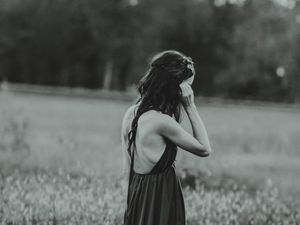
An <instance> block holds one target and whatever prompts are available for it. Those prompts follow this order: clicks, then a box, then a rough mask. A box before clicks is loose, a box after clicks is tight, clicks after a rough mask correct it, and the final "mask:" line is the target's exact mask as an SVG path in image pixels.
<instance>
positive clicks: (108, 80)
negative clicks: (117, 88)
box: [103, 59, 114, 90]
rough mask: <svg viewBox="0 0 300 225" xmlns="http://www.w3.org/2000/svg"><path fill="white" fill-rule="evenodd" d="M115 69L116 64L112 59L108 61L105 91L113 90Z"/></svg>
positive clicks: (105, 74)
mask: <svg viewBox="0 0 300 225" xmlns="http://www.w3.org/2000/svg"><path fill="white" fill-rule="evenodd" d="M113 69H114V62H113V60H112V59H108V60H107V61H106V63H105V67H104V78H103V79H104V80H103V89H105V90H109V89H110V88H111V84H112V77H113Z"/></svg>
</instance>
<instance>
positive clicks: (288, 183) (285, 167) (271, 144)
mask: <svg viewBox="0 0 300 225" xmlns="http://www.w3.org/2000/svg"><path fill="white" fill-rule="evenodd" d="M130 104H132V102H126V101H109V100H97V99H88V98H71V97H58V96H55V97H54V96H42V95H20V94H13V93H0V123H1V127H0V138H1V139H0V163H1V170H2V177H3V178H2V181H5V182H2V185H3V186H2V193H4V192H5V191H6V194H8V195H10V194H11V193H13V192H14V193H15V194H16V195H18V190H21V189H22V188H20V184H18V182H20V183H21V184H22V182H25V184H30V185H28V186H26V188H28V189H26V188H25V189H26V190H27V191H26V193H27V194H28V193H29V194H30V193H32V191H30V190H32V188H34V187H35V188H37V189H38V187H40V185H41V184H42V183H43V182H40V180H41V179H42V180H43V179H44V181H45V182H44V184H48V185H44V186H43V188H45V187H46V188H47V187H48V188H49V192H51V193H56V191H55V190H60V191H61V190H63V188H64V185H65V186H68V187H69V188H71V189H70V190H73V191H70V192H68V193H69V195H67V198H72V199H75V200H74V201H75V202H77V203H78V204H79V202H80V204H83V205H85V204H90V205H92V206H95V209H97V210H104V209H105V210H108V209H107V208H109V207H108V206H107V205H106V206H103V205H101V204H100V203H99V204H98V205H97V203H98V202H94V203H93V204H92V203H91V201H92V199H93V197H88V198H87V200H86V201H85V202H84V203H83V201H82V199H81V200H80V199H79V197H78V195H77V194H78V193H79V195H80V196H82V195H86V194H87V193H86V192H85V191H86V190H91V191H95V186H94V185H93V184H91V182H87V181H83V182H87V183H88V184H87V187H85V188H86V189H80V190H79V189H78V188H77V189H76V187H83V186H84V185H83V184H78V183H77V182H79V181H82V179H83V180H85V179H87V177H90V178H92V179H96V180H95V183H94V184H97V185H98V182H100V181H101V182H100V183H101V184H99V186H98V188H99V187H100V186H101V185H102V186H103V185H104V186H106V187H109V185H110V184H109V183H110V182H112V183H113V180H114V179H115V180H118V179H119V176H120V173H121V169H122V167H121V165H122V155H121V146H120V143H121V140H120V128H121V120H122V116H123V114H124V113H125V111H126V110H127V108H128V107H129V106H130ZM197 105H198V106H199V113H200V115H201V116H202V119H203V121H204V123H205V124H206V127H207V130H208V133H209V136H210V139H211V145H212V147H213V149H214V154H213V155H211V156H210V157H209V158H197V157H195V156H193V155H191V154H190V153H187V152H184V151H179V154H178V159H177V169H178V171H179V172H180V174H181V178H182V181H183V184H184V186H185V187H187V186H186V185H187V184H189V185H190V186H195V188H196V189H195V190H199V191H198V192H196V193H194V192H193V190H188V191H186V192H185V195H186V199H187V205H188V206H187V207H190V208H193V209H195V207H196V206H195V203H194V202H193V201H192V199H191V196H194V197H195V198H198V199H201V198H203V199H206V200H205V201H204V203H207V201H211V196H214V197H213V198H216V199H217V200H216V201H220V202H223V203H224V204H225V203H226V204H229V202H230V201H231V200H232V199H233V198H235V197H236V196H237V194H239V193H240V195H239V197H237V199H238V200H237V205H238V204H240V203H241V202H242V203H243V202H244V200H243V199H245V198H246V199H247V198H249V201H252V200H251V199H252V198H251V197H249V196H248V194H247V193H248V191H247V192H239V191H238V190H237V191H234V193H236V194H235V195H234V196H233V197H232V196H231V195H230V193H227V194H222V191H220V190H222V187H223V186H224V187H225V186H226V185H228V184H230V183H232V182H234V183H235V184H237V185H243V186H245V187H246V188H247V189H248V190H253V192H255V191H256V190H259V189H263V190H265V188H266V185H270V184H271V186H275V187H278V191H279V194H278V195H280V196H281V197H280V198H282V199H286V200H285V201H289V200H288V199H291V198H293V203H295V202H298V201H299V200H300V199H299V196H300V195H299V194H300V179H299V174H300V149H299V146H300V110H298V109H284V108H282V107H278V108H277V109H276V108H274V107H272V108H271V107H256V106H255V105H253V106H242V105H232V104H216V105H214V104H197ZM184 116H185V115H184ZM183 127H184V128H186V129H187V130H188V131H191V127H190V125H189V123H188V120H187V118H186V117H185V118H184V121H183ZM15 168H19V169H20V170H17V172H12V171H15ZM32 171H46V174H48V175H43V174H44V173H43V172H37V173H38V174H39V175H36V172H34V174H35V175H32V174H33V172H32ZM56 172H58V173H57V174H73V176H74V175H75V177H76V176H77V177H81V178H80V180H79V181H77V180H74V181H73V180H72V179H75V178H68V179H70V180H71V181H72V182H71V181H70V185H71V186H70V185H69V182H66V181H65V182H64V183H63V184H64V185H61V186H60V184H59V183H58V184H57V186H56V185H54V184H55V183H56V182H53V177H56V176H57V178H55V180H56V179H58V180H59V178H60V177H61V176H63V175H54V174H56ZM9 174H10V175H9ZM16 174H17V175H16ZM47 176H48V178H49V177H51V180H50V181H49V180H47ZM26 177H27V178H26ZM18 179H19V180H18ZM26 179H28V180H26ZM66 180H67V178H66ZM199 181H200V182H204V183H206V184H208V186H209V187H211V189H209V190H208V191H207V193H209V194H205V193H204V192H203V190H202V189H201V187H199V186H197V183H198V182H199ZM66 183H68V185H66ZM8 184H9V185H8ZM23 184H24V183H23ZM31 185H33V186H31ZM8 187H9V188H8ZM212 187H218V188H217V189H213V188H212ZM56 188H57V189H56ZM72 188H73V189H72ZM187 188H188V187H187ZM25 189H24V190H25ZM104 189H105V188H104ZM267 189H268V188H267ZM271 189H272V188H270V190H271ZM83 190H85V191H83ZM105 190H106V189H105ZM110 190H114V189H110ZM118 190H119V189H118ZM201 190H202V192H201ZM102 191H103V193H102V192H101V193H102V194H101V193H100V192H99V193H97V194H96V195H95V196H96V197H97V196H98V197H99V199H102V198H105V197H103V196H106V199H110V200H111V198H114V195H112V194H110V195H105V193H104V192H105V191H104V190H102ZM119 191H120V190H119ZM20 192H21V191H20ZM275 192H276V191H275ZM114 193H117V194H119V195H121V194H120V192H118V191H116V192H114ZM255 193H256V192H255ZM268 194H270V193H268ZM268 194H267V195H268ZM267 195H263V197H262V198H264V199H265V198H269V199H272V198H270V196H269V197H268V196H267ZM271 195H272V196H273V195H274V193H273V192H272V191H271ZM95 196H94V197H95ZM107 196H108V197H107ZM256 196H258V195H257V194H256ZM266 196H267V197H266ZM276 196H277V195H276ZM276 196H275V197H276ZM14 198H15V199H16V197H14ZM14 198H13V197H12V199H14ZM77 198H78V199H77ZM213 198H212V199H213ZM120 199H121V200H120V201H119V202H122V201H124V199H123V200H122V197H120ZM208 199H210V200H208ZM258 199H260V197H259V198H258ZM6 200H7V199H6ZM227 200H228V201H229V200H230V201H229V202H227ZM89 201H90V202H89ZM99 201H100V200H99ZM108 201H109V200H108ZM268 201H269V200H268ZM65 202H66V201H65ZM117 202H118V201H117ZM189 202H190V203H189ZM204 203H203V204H204ZM210 203H211V202H210ZM273 203H274V202H273ZM290 203H291V202H290ZM40 204H42V203H40ZM62 204H63V203H62ZM214 204H217V203H214ZM245 204H246V203H245ZM249 204H250V203H249ZM251 204H252V203H251ZM253 204H254V203H253ZM253 204H252V205H253ZM267 204H271V205H272V202H268V203H267ZM280 204H281V203H280ZM282 204H283V203H282ZM75 205H76V203H75ZM217 205H218V204H217ZM237 205H235V204H231V205H230V207H229V206H228V207H227V208H226V210H228V208H230V209H232V207H234V206H237ZM254 205H255V204H254ZM102 206H103V207H104V208H101V207H102ZM202 206H203V207H205V204H204V205H202ZM212 206H213V205H211V207H212ZM24 207H25V206H24ZM74 207H75V206H74ZM78 207H79V206H78ZM97 207H98V208H97ZM99 207H100V208H101V209H100V208H99ZM197 207H199V205H198V206H197ZM255 207H258V208H255ZM255 207H254V208H255V209H254V208H253V209H251V210H254V211H251V210H250V208H251V207H250V208H247V210H248V211H247V210H246V211H247V215H248V214H249V215H251V212H252V216H253V213H254V212H256V211H257V210H259V207H260V206H259V204H257V205H256V206H255ZM280 207H281V206H280ZM25 208H26V207H25ZM62 208H64V207H62V206H61V209H62ZM67 208H68V209H69V211H70V210H71V211H72V207H71V206H70V205H69V206H68V207H67ZM111 208H112V209H115V210H117V211H118V210H119V211H120V209H119V208H118V209H117V206H111ZM283 208H284V207H283ZM277 209H278V208H275V209H274V210H277ZM226 210H225V211H224V212H225V213H230V212H231V211H226ZM249 210H250V211H249ZM280 210H283V209H282V208H280ZM280 210H279V211H280ZM119 211H118V213H116V214H117V215H119V217H116V218H117V219H115V220H114V219H111V218H112V217H113V216H112V217H109V216H108V215H111V214H114V213H113V212H111V211H109V210H108V211H105V212H106V214H105V215H106V217H105V218H106V219H105V218H104V219H103V217H101V220H102V221H106V222H103V223H101V224H119V221H120V215H121V213H120V212H119ZM261 211H264V210H261ZM296 211H297V210H296ZM0 212H1V210H0ZM2 212H3V210H2ZM89 212H91V210H90V209H89ZM98 212H99V211H98ZM103 212H104V211H103ZM264 212H265V211H264ZM31 213H32V212H31ZM109 213H110V214H109ZM205 213H207V214H203V213H202V214H201V215H208V214H209V212H205ZM218 213H220V212H218ZM273 213H274V212H271V211H270V212H269V214H268V213H266V214H265V215H272V214H273ZM280 213H282V215H283V214H284V212H283V211H280ZM3 214H4V215H8V214H7V213H6V214H5V213H3ZM100 214H101V213H100ZM221 214H222V213H221ZM0 215H1V214H0ZM9 215H11V216H10V217H14V216H12V215H14V214H9ZM242 215H245V213H243V214H242ZM280 215H281V214H280ZM297 216H298V215H297ZM297 216H295V215H294V216H293V221H295V218H298V217H297ZM211 217H212V216H211ZM250 217H251V216H250ZM250 217H249V218H250ZM0 218H1V216H0ZM3 218H4V217H3ZM5 218H6V217H5ZM7 218H9V216H7ZM31 218H32V217H31ZM188 218H189V224H198V222H199V221H200V220H197V215H192V214H190V215H188ZM216 218H221V217H218V216H216ZM247 218H248V217H247ZM247 218H246V219H245V218H244V219H243V221H245V223H244V224H248V222H249V220H250V219H249V218H248V219H247ZM96 219H97V216H96ZM98 219H99V218H98ZM298 219H299V218H298ZM274 220H275V219H274ZM0 221H1V220H0ZM6 221H9V220H6ZM33 221H34V220H33ZM98 221H99V220H98ZM193 221H194V222H193ZM197 221H198V222H197ZM201 221H202V220H201ZM212 221H214V219H213V218H211V220H210V222H209V223H208V222H206V224H218V223H219V222H220V221H218V220H216V221H215V222H212ZM228 221H231V220H228ZM237 221H239V222H241V220H240V217H239V219H238V220H237ZM246 221H248V222H247V223H246ZM290 221H291V220H290ZM31 222H32V221H31ZM52 222H53V221H52ZM202 222H203V221H202ZM204 222H205V221H204ZM32 223H33V222H32ZM74 223H75V222H74ZM74 223H66V224H74ZM53 224H55V221H54V222H53ZM80 224H83V223H82V222H81V223H80ZM87 224H93V223H92V222H87ZM95 224H96V223H95ZM199 224H201V223H200V222H199ZM224 224H225V223H224ZM229 224H230V223H229ZM231 224H232V223H231ZM252 224H259V223H258V222H257V223H252ZM273 224H275V223H273ZM276 224H277V223H276ZM278 224H280V223H278ZM295 224H296V222H295ZM298 224H299V223H298Z"/></svg>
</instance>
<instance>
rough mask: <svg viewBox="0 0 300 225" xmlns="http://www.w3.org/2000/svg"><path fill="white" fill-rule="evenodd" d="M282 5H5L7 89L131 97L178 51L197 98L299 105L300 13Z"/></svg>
mask: <svg viewBox="0 0 300 225" xmlns="http://www.w3.org/2000/svg"><path fill="white" fill-rule="evenodd" d="M222 2H223V3H222ZM278 2H279V1H275V0H265V1H260V0H244V1H225V0H224V1H217V0H215V1H211V0H202V1H196V0H186V1H180V0H160V1H158V0H139V1H138V0H135V1H132V0H101V1H96V0H51V1H50V0H43V1H39V0H23V1H20V0H14V1H6V0H0V37H1V38H0V80H3V79H7V80H8V81H10V82H18V83H19V82H22V83H33V84H43V85H54V86H57V85H60V86H71V87H74V86H84V87H88V88H110V89H120V90H126V89H127V87H128V86H130V85H132V84H134V83H136V82H137V81H138V80H139V79H140V78H141V76H143V74H144V73H145V70H146V68H147V66H148V65H147V60H148V59H149V57H150V56H151V55H152V54H154V52H157V51H160V50H165V49H169V48H174V49H177V50H180V51H183V52H184V53H186V54H187V55H189V56H192V57H193V59H194V61H195V63H196V64H195V65H196V70H197V72H198V74H199V75H198V76H197V77H196V79H195V83H194V89H195V93H196V94H202V95H208V96H223V97H231V98H252V99H264V100H271V101H290V102H295V101H298V100H299V95H300V93H299V89H300V88H299V83H300V79H299V76H298V74H299V64H298V61H299V60H297V59H298V58H299V51H297V49H298V48H299V46H298V43H299V41H298V40H297V39H298V38H297V37H298V36H299V19H297V18H299V7H300V6H299V1H293V0H291V1H286V2H294V5H293V7H284V6H282V5H280V4H279V3H278ZM221 3H222V4H221ZM278 69H279V70H280V71H283V72H279V73H278ZM266 86H268V88H267V89H266V88H265V87H266Z"/></svg>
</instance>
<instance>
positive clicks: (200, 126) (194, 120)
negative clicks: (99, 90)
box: [185, 104, 212, 153]
mask: <svg viewBox="0 0 300 225" xmlns="http://www.w3.org/2000/svg"><path fill="white" fill-rule="evenodd" d="M185 110H186V113H187V115H188V117H189V120H190V122H191V126H192V129H193V136H194V137H195V138H196V139H197V140H198V141H199V142H200V143H201V144H202V145H203V146H204V147H205V149H206V150H207V152H209V153H211V152H212V149H211V146H210V142H209V138H208V135H207V131H206V128H205V125H204V123H203V121H202V119H201V117H200V115H199V113H198V110H197V107H196V105H195V104H191V105H189V106H187V107H186V108H185Z"/></svg>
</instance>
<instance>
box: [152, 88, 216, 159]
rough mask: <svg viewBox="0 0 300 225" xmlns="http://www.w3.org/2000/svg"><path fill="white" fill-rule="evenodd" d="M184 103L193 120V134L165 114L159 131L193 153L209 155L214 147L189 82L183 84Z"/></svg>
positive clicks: (161, 119) (159, 124)
mask: <svg viewBox="0 0 300 225" xmlns="http://www.w3.org/2000/svg"><path fill="white" fill-rule="evenodd" d="M182 105H183V107H184V109H185V111H186V113H187V115H188V117H189V120H190V122H191V126H192V129H193V135H191V134H189V133H188V132H187V131H185V130H184V129H183V128H182V127H181V126H180V124H178V123H177V121H175V120H174V119H173V118H172V117H170V116H168V115H165V114H164V115H162V116H160V119H159V120H158V125H157V126H158V133H159V134H161V135H162V136H164V137H166V138H168V139H170V140H171V141H173V142H174V143H176V144H177V145H178V146H179V147H180V148H182V149H184V150H186V151H188V152H190V153H192V154H195V155H197V156H200V157H207V156H208V155H209V154H210V153H211V152H212V149H211V146H210V143H209V139H208V135H207V132H206V128H205V126H204V123H203V122H202V119H201V117H200V115H199V113H198V111H197V107H196V105H195V104H194V95H193V90H192V89H191V87H190V85H188V84H187V83H184V84H183V85H182Z"/></svg>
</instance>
